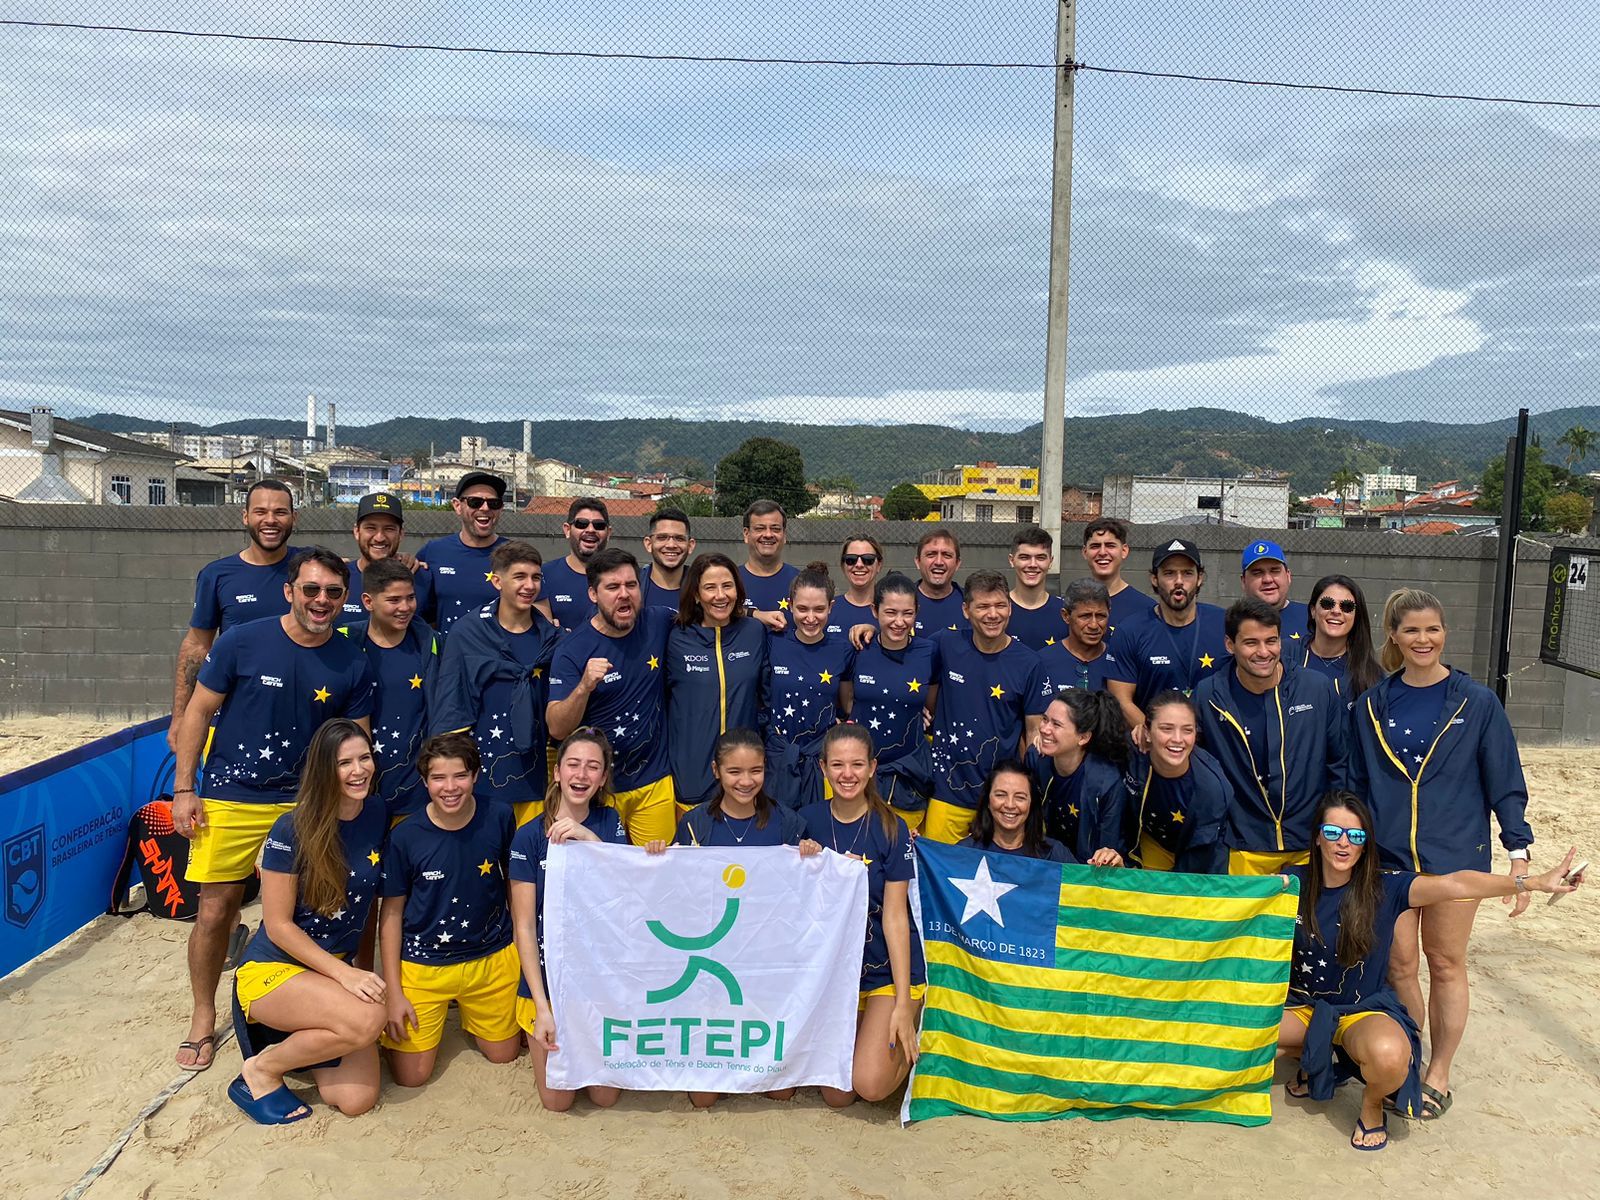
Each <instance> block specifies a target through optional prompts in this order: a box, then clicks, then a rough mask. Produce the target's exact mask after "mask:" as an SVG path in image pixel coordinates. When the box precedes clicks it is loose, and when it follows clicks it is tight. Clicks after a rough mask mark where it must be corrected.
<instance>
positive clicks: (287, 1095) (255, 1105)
mask: <svg viewBox="0 0 1600 1200" xmlns="http://www.w3.org/2000/svg"><path fill="white" fill-rule="evenodd" d="M228 1099H229V1100H232V1101H233V1102H234V1103H235V1104H237V1105H238V1106H239V1107H240V1108H241V1109H242V1110H243V1111H244V1113H245V1115H246V1116H248V1117H249V1118H250V1119H251V1120H252V1121H254V1122H255V1123H256V1124H257V1125H292V1124H294V1123H295V1122H296V1121H304V1120H305V1119H306V1118H307V1117H309V1116H310V1115H311V1109H310V1108H308V1107H307V1106H306V1105H305V1104H302V1103H301V1101H300V1097H298V1096H296V1095H295V1094H294V1093H293V1092H291V1091H290V1090H289V1089H288V1088H287V1087H280V1088H278V1089H277V1090H276V1091H271V1092H268V1093H267V1094H266V1095H265V1096H262V1097H260V1098H259V1099H257V1098H256V1097H255V1096H252V1095H251V1094H250V1085H249V1084H248V1083H246V1082H245V1081H244V1076H243V1075H240V1076H238V1077H237V1078H235V1079H234V1081H233V1082H232V1083H230V1084H229V1085H228ZM296 1110H301V1111H296Z"/></svg>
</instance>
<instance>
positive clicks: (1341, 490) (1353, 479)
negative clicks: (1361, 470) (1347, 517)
mask: <svg viewBox="0 0 1600 1200" xmlns="http://www.w3.org/2000/svg"><path fill="white" fill-rule="evenodd" d="M1328 483H1329V485H1330V486H1331V487H1332V488H1333V494H1334V495H1335V496H1337V497H1338V498H1339V520H1340V521H1341V522H1342V521H1343V520H1344V499H1345V495H1346V493H1348V492H1349V491H1350V489H1351V488H1354V487H1359V486H1361V476H1359V475H1357V474H1356V473H1355V472H1354V471H1352V470H1351V469H1350V468H1349V467H1341V468H1340V469H1339V470H1337V471H1335V472H1334V473H1333V478H1332V479H1330V480H1328Z"/></svg>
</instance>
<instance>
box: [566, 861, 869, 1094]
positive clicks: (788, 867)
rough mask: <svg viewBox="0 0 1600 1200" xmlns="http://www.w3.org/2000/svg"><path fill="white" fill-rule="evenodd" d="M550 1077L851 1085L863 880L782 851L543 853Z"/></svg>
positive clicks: (861, 872) (660, 1086)
mask: <svg viewBox="0 0 1600 1200" xmlns="http://www.w3.org/2000/svg"><path fill="white" fill-rule="evenodd" d="M545 889H546V895H545V897H544V933H545V962H546V970H545V978H546V983H547V984H548V986H549V991H550V1002H551V1006H552V1008H553V1009H554V1011H555V1020H556V1044H557V1046H558V1047H559V1050H558V1051H557V1052H556V1053H555V1054H552V1055H551V1056H550V1066H549V1077H548V1078H549V1083H550V1086H551V1087H556V1088H578V1087H586V1086H588V1085H591V1084H603V1085H608V1086H612V1087H620V1088H631V1089H635V1090H652V1091H697V1092H765V1091H771V1090H772V1089H774V1088H785V1087H796V1086H804V1085H821V1086H827V1087H835V1088H841V1089H843V1088H848V1087H849V1086H850V1061H851V1057H852V1054H853V1052H854V1048H855V1037H856V1006H857V1000H858V994H859V988H860V982H861V953H862V949H863V944H864V940H865V930H866V920H867V872H866V868H865V867H863V866H862V864H861V863H860V862H859V861H857V860H855V859H850V858H845V857H843V856H841V855H838V854H833V853H830V852H827V851H824V852H823V853H821V854H818V855H815V856H813V857H811V858H801V857H800V853H799V851H798V850H796V849H794V848H793V847H790V846H769V847H758V848H751V849H737V848H735V849H722V848H715V847H692V848H691V847H673V848H671V849H669V850H668V851H667V852H666V853H665V854H662V855H657V856H653V857H652V856H649V855H647V854H645V852H644V851H643V850H640V849H636V848H634V847H632V846H611V845H603V844H599V843H595V842H575V843H573V842H569V843H567V844H565V845H561V846H552V847H551V848H550V858H549V864H548V873H547V874H546V876H545Z"/></svg>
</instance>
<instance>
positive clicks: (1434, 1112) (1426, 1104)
mask: <svg viewBox="0 0 1600 1200" xmlns="http://www.w3.org/2000/svg"><path fill="white" fill-rule="evenodd" d="M1422 1096H1423V1099H1422V1120H1424V1121H1437V1120H1438V1119H1439V1118H1440V1117H1442V1116H1444V1115H1445V1113H1447V1112H1449V1111H1450V1106H1451V1105H1452V1104H1454V1103H1455V1100H1456V1094H1455V1093H1454V1092H1441V1091H1440V1090H1439V1089H1438V1088H1434V1087H1429V1086H1428V1085H1427V1084H1423V1085H1422Z"/></svg>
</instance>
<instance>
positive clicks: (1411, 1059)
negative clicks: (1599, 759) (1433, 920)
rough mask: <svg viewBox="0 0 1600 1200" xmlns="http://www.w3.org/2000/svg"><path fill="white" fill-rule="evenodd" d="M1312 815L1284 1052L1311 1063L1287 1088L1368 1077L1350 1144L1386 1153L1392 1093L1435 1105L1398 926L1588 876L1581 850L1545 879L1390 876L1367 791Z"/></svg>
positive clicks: (1415, 1112)
mask: <svg viewBox="0 0 1600 1200" xmlns="http://www.w3.org/2000/svg"><path fill="white" fill-rule="evenodd" d="M1313 820H1314V825H1313V828H1314V830H1315V833H1314V834H1313V836H1314V837H1315V839H1316V845H1315V846H1314V847H1313V848H1312V853H1311V861H1310V863H1309V864H1308V865H1306V866H1304V867H1292V868H1290V872H1289V873H1288V874H1286V875H1285V876H1284V878H1285V881H1288V880H1289V879H1298V881H1299V883H1300V914H1299V916H1298V917H1297V918H1296V923H1295V934H1294V959H1293V962H1292V964H1291V968H1290V972H1289V1002H1288V1006H1287V1008H1286V1009H1285V1011H1284V1015H1283V1022H1282V1024H1281V1025H1280V1027H1279V1031H1278V1049H1279V1053H1280V1054H1285V1053H1287V1054H1298V1055H1299V1058H1300V1069H1299V1071H1298V1072H1297V1073H1296V1075H1295V1078H1294V1079H1293V1080H1291V1081H1290V1083H1289V1085H1288V1092H1289V1095H1290V1096H1291V1097H1293V1098H1295V1099H1297V1100H1300V1099H1311V1100H1328V1099H1331V1098H1332V1096H1333V1093H1334V1089H1335V1088H1336V1087H1337V1086H1338V1084H1339V1083H1340V1082H1342V1081H1343V1080H1345V1079H1349V1078H1353V1077H1359V1078H1360V1079H1361V1080H1362V1081H1363V1082H1364V1083H1365V1084H1366V1090H1365V1092H1364V1093H1363V1094H1362V1098H1361V1114H1360V1116H1359V1117H1357V1118H1356V1127H1355V1131H1354V1132H1353V1133H1352V1134H1351V1135H1350V1145H1351V1146H1352V1147H1354V1148H1355V1149H1357V1150H1368V1151H1372V1150H1382V1149H1384V1148H1385V1147H1387V1146H1388V1144H1389V1129H1388V1122H1387V1118H1386V1117H1385V1116H1384V1107H1385V1100H1386V1098H1387V1100H1388V1101H1389V1103H1390V1104H1391V1105H1392V1107H1393V1108H1394V1110H1395V1111H1396V1112H1399V1113H1401V1114H1402V1115H1404V1116H1408V1117H1416V1116H1421V1115H1422V1107H1423V1103H1424V1101H1423V1099H1422V1086H1421V1080H1420V1078H1419V1077H1418V1071H1419V1069H1420V1066H1421V1061H1422V1046H1421V1035H1420V1032H1419V1030H1418V1028H1417V1023H1416V1021H1415V1020H1414V1019H1413V1018H1412V1017H1411V1015H1410V1013H1408V1012H1407V1010H1406V1006H1405V1005H1404V1004H1403V1003H1401V1000H1400V998H1399V997H1398V996H1396V995H1395V993H1394V991H1393V990H1392V989H1391V988H1390V986H1389V981H1388V971H1389V955H1390V950H1391V948H1392V947H1393V945H1394V941H1395V926H1396V923H1397V922H1398V921H1400V920H1401V919H1402V918H1403V917H1406V916H1408V915H1409V914H1410V912H1411V910H1412V909H1426V908H1429V907H1431V906H1434V905H1443V904H1448V903H1451V902H1454V901H1478V900H1486V899H1488V898H1490V897H1492V896H1505V897H1513V896H1526V895H1528V894H1529V893H1531V892H1549V893H1551V894H1552V895H1562V894H1564V893H1566V892H1570V891H1572V890H1573V889H1574V888H1576V887H1577V886H1578V885H1579V884H1580V883H1582V882H1583V874H1582V872H1581V871H1580V872H1577V873H1574V874H1572V875H1571V876H1570V877H1569V876H1568V874H1567V872H1568V869H1569V868H1570V867H1571V866H1572V857H1573V851H1572V850H1568V851H1567V856H1566V858H1564V859H1563V860H1562V861H1561V863H1560V864H1559V865H1558V866H1555V867H1553V868H1551V869H1550V870H1549V871H1546V872H1545V873H1544V874H1542V875H1533V874H1524V875H1492V874H1489V873H1487V872H1483V871H1455V872H1452V873H1451V874H1448V875H1420V874H1415V873H1413V872H1411V871H1385V870H1381V869H1380V864H1379V857H1378V855H1377V854H1376V853H1368V851H1367V840H1368V836H1369V832H1370V831H1371V830H1372V828H1373V824H1372V814H1371V812H1370V811H1369V810H1368V808H1367V806H1366V804H1365V803H1364V802H1363V801H1362V800H1361V799H1360V797H1358V796H1356V795H1355V794H1354V793H1351V792H1329V793H1328V794H1327V795H1326V796H1324V797H1323V798H1322V802H1321V803H1320V804H1319V805H1318V806H1317V811H1316V815H1315V817H1314V818H1313ZM1373 849H1374V850H1376V846H1374V847H1373Z"/></svg>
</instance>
